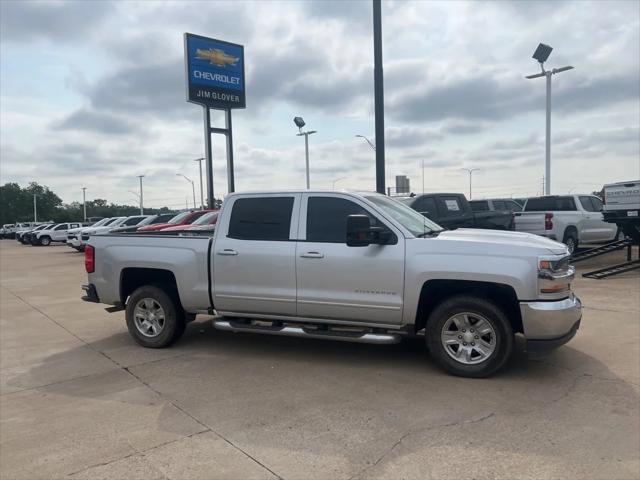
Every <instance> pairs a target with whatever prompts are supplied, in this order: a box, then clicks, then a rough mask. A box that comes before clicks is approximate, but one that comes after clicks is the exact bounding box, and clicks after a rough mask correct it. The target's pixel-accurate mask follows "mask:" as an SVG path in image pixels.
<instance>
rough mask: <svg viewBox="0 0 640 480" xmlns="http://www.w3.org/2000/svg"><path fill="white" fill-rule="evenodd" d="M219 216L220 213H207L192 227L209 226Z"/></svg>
mask: <svg viewBox="0 0 640 480" xmlns="http://www.w3.org/2000/svg"><path fill="white" fill-rule="evenodd" d="M217 216H218V212H209V213H205V214H204V215H203V216H201V217H200V218H199V219H197V220H196V221H195V222H193V223H192V224H191V225H208V224H209V223H211V222H212V221H213V220H214V219H215V218H216V217H217Z"/></svg>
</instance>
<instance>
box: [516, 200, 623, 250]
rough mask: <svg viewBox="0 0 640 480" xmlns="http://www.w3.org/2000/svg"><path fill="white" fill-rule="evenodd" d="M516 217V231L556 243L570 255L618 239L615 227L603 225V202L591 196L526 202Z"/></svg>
mask: <svg viewBox="0 0 640 480" xmlns="http://www.w3.org/2000/svg"><path fill="white" fill-rule="evenodd" d="M515 216H516V217H515V223H516V231H518V232H527V233H534V234H536V235H540V236H543V237H547V238H550V239H552V240H557V241H559V242H562V243H564V244H565V245H566V246H567V247H568V248H569V252H571V253H573V252H574V251H575V249H576V248H578V245H580V244H582V243H603V242H610V241H612V240H614V239H615V238H616V237H617V235H618V227H617V226H616V225H615V224H612V223H607V222H605V221H604V217H603V215H602V201H601V200H600V199H599V198H598V197H596V196H594V195H550V196H545V197H533V198H529V199H527V201H526V203H525V204H524V207H523V209H522V212H516V213H515Z"/></svg>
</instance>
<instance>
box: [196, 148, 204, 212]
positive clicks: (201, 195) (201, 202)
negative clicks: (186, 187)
mask: <svg viewBox="0 0 640 480" xmlns="http://www.w3.org/2000/svg"><path fill="white" fill-rule="evenodd" d="M203 160H204V157H203V158H196V159H195V161H196V162H198V166H199V167H200V209H201V210H204V193H203V191H202V161H203Z"/></svg>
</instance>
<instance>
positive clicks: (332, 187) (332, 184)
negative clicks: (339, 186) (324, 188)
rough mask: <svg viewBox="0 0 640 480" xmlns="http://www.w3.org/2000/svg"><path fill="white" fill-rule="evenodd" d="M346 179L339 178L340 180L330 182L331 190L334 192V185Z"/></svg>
mask: <svg viewBox="0 0 640 480" xmlns="http://www.w3.org/2000/svg"><path fill="white" fill-rule="evenodd" d="M346 178H347V177H340V178H336V179H335V180H334V181H333V182H331V190H335V189H336V183H338V182H339V181H340V180H345V179H346Z"/></svg>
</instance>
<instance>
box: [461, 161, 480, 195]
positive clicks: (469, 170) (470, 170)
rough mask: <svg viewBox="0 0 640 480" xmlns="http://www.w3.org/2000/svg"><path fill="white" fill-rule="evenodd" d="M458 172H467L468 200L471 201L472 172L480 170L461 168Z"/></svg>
mask: <svg viewBox="0 0 640 480" xmlns="http://www.w3.org/2000/svg"><path fill="white" fill-rule="evenodd" d="M460 170H466V171H467V172H469V200H471V176H472V174H473V172H475V171H477V170H480V169H479V168H461V169H460Z"/></svg>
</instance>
